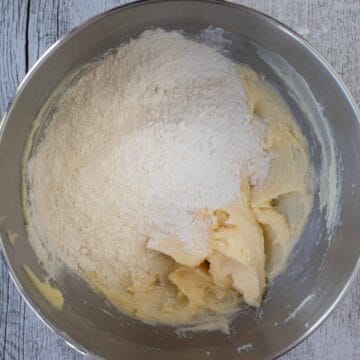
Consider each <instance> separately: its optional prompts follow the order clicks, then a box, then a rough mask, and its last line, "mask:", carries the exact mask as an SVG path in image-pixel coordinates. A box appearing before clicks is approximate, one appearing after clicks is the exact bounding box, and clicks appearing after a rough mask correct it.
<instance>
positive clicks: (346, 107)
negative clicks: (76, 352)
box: [0, 1, 360, 359]
mask: <svg viewBox="0 0 360 360" xmlns="http://www.w3.org/2000/svg"><path fill="white" fill-rule="evenodd" d="M209 25H213V26H215V27H221V28H223V29H225V33H224V36H225V37H226V38H228V39H229V40H231V43H229V44H228V45H227V46H226V48H225V49H223V50H224V51H225V53H226V56H229V57H230V58H232V59H234V60H235V61H237V62H239V63H244V64H248V65H250V66H251V67H252V68H253V69H254V70H255V71H256V72H258V73H259V74H262V75H264V76H265V77H266V79H267V80H268V81H269V82H270V83H271V84H272V85H273V86H275V87H276V88H277V89H278V90H279V92H280V93H281V95H282V96H283V97H284V98H285V100H286V101H287V103H288V105H289V106H290V108H291V109H292V111H293V113H294V115H295V118H296V120H297V122H298V124H299V125H300V127H301V129H302V130H303V132H304V134H305V136H306V138H307V140H308V143H309V145H310V148H311V158H312V162H313V164H314V167H315V170H316V172H317V173H318V175H319V176H325V177H327V176H330V174H329V173H326V171H325V172H321V173H320V168H321V164H322V162H323V159H324V157H325V155H326V153H327V152H329V151H330V150H331V148H332V146H333V144H334V143H335V144H336V150H337V161H338V164H340V165H341V166H340V167H339V170H340V171H339V174H340V173H341V183H340V182H339V184H338V185H339V186H338V188H339V191H340V192H341V197H340V200H339V203H338V204H337V206H338V207H339V209H340V208H341V213H340V214H339V216H340V217H339V222H338V225H337V227H336V229H334V231H333V232H332V233H331V234H329V233H328V232H327V231H326V226H325V224H326V213H325V212H324V211H320V209H319V198H318V195H316V196H315V200H314V208H313V211H312V213H311V216H310V218H309V221H308V224H307V226H306V228H305V230H304V232H303V234H302V236H301V238H300V239H299V241H298V243H297V244H296V246H295V248H294V250H293V252H292V255H291V257H290V259H289V264H288V268H287V270H286V271H285V272H284V273H282V274H281V275H280V276H278V277H277V278H276V279H275V281H274V283H273V284H272V286H271V287H270V288H269V290H268V291H267V294H266V296H265V300H264V303H263V306H262V307H261V308H260V309H253V308H249V307H245V306H244V308H243V310H242V311H240V312H239V314H238V316H237V317H236V318H235V319H234V321H233V322H232V325H231V335H226V334H223V333H221V332H219V331H214V332H199V333H184V334H179V333H178V332H177V331H176V329H174V328H170V327H165V326H157V327H154V326H151V325H146V324H144V323H142V322H140V321H137V320H135V319H132V318H129V317H127V316H124V315H122V314H121V313H119V312H118V311H117V310H116V309H115V308H113V307H112V306H111V305H110V304H109V303H108V302H106V301H105V300H104V299H103V298H102V297H101V296H99V295H97V294H96V293H94V292H93V291H92V290H91V289H90V288H89V286H87V285H86V284H85V283H84V282H83V281H82V280H81V279H80V278H79V277H77V276H76V275H74V274H71V273H70V272H68V273H66V274H64V276H62V277H61V278H59V279H57V285H58V286H59V287H60V288H61V289H62V291H63V293H64V297H65V305H64V308H63V311H62V312H57V311H56V310H54V309H53V308H52V307H51V306H50V305H49V304H48V303H47V302H46V301H45V300H44V299H43V298H42V297H41V296H40V295H39V293H38V292H37V291H36V289H35V288H34V286H33V285H32V284H31V283H30V282H29V281H28V278H27V277H26V275H25V273H24V272H23V269H22V266H23V265H25V264H26V265H29V267H30V268H31V269H32V270H33V271H34V272H35V274H37V275H38V276H39V277H40V278H42V277H43V276H44V274H43V271H42V269H41V267H40V266H39V265H38V263H37V260H36V256H35V254H34V252H33V250H32V249H31V247H30V245H29V243H28V241H27V237H26V231H25V223H24V217H23V213H22V209H21V194H20V188H21V158H22V153H23V150H24V146H25V143H26V139H27V136H28V134H29V132H30V129H31V125H32V122H33V121H34V119H35V118H36V117H37V115H38V114H39V112H40V110H41V109H43V108H44V105H45V104H46V101H47V99H48V97H49V95H50V94H51V93H52V92H53V91H54V90H55V88H56V87H57V86H59V84H61V83H63V81H64V79H66V78H67V79H69V78H71V76H72V75H73V74H74V73H75V72H76V71H77V70H78V69H79V68H81V66H82V65H84V64H87V63H89V62H90V61H93V60H94V59H96V58H97V57H99V56H100V55H102V54H103V53H104V52H106V51H107V50H108V49H111V48H114V47H116V46H118V45H119V44H120V43H122V42H123V41H126V40H127V39H129V38H131V37H135V36H137V35H138V34H140V33H141V32H142V31H143V30H144V29H148V28H154V27H162V28H165V29H177V30H179V29H180V30H182V31H184V32H185V33H186V34H187V35H189V36H194V35H196V34H198V33H199V32H200V31H201V30H203V29H205V28H206V27H208V26H209ZM319 105H320V106H319ZM358 120H359V118H358V113H357V110H356V108H355V106H354V105H353V103H352V101H351V99H350V97H349V95H348V94H347V92H346V90H345V89H344V88H343V86H342V85H341V83H340V82H339V81H338V79H337V78H336V77H335V76H334V74H333V73H332V72H331V70H330V69H329V68H328V67H327V65H326V64H324V63H323V60H322V59H321V58H319V57H318V55H317V54H316V53H315V52H313V50H312V49H311V48H310V47H308V45H306V44H305V43H304V42H303V41H302V40H301V39H300V38H298V37H296V36H295V35H294V34H293V33H292V32H290V31H289V30H288V29H286V28H285V27H282V26H281V25H279V24H278V23H276V22H275V21H273V20H271V19H269V18H267V17H265V16H262V15H260V14H258V13H256V12H254V11H252V10H249V9H246V8H243V7H238V6H235V5H231V4H224V3H218V2H212V1H206V2H198V1H172V2H166V1H147V2H142V3H138V4H133V5H129V6H127V7H124V8H121V9H115V10H113V11H111V12H109V13H106V14H104V15H101V16H99V17H97V18H96V19H95V20H92V21H90V22H89V23H87V24H86V25H84V26H82V27H81V28H80V29H78V30H77V31H75V32H73V33H71V34H70V35H69V36H68V37H67V38H66V39H65V40H63V41H62V42H61V43H60V44H57V45H56V46H55V47H53V48H52V49H51V50H50V51H49V52H48V53H47V54H46V55H45V57H43V58H42V59H41V61H40V62H39V63H38V64H37V65H36V66H35V68H34V69H33V70H32V71H31V73H30V75H29V76H28V77H27V78H26V80H25V81H24V83H23V84H22V86H21V88H20V90H19V92H18V94H17V97H16V99H15V101H14V103H13V105H12V107H11V108H10V110H9V114H8V116H7V117H6V120H5V124H3V126H2V128H1V129H0V135H1V142H0V168H1V169H6V171H2V172H1V174H0V185H1V188H2V191H1V193H0V217H2V216H3V217H4V219H3V221H2V223H1V227H2V229H3V233H2V240H3V247H4V250H5V255H6V257H7V260H8V263H9V266H10V268H11V272H12V275H13V277H14V280H15V282H16V283H17V285H18V287H19V289H20V291H21V292H22V293H23V295H24V296H25V298H27V299H28V301H29V302H30V304H31V305H32V307H33V308H34V309H35V311H37V312H38V314H40V316H41V317H42V318H43V319H44V320H45V321H46V322H47V323H48V324H49V325H50V326H52V327H53V328H55V329H56V330H57V331H58V332H60V334H61V335H62V336H64V337H65V339H67V340H68V341H69V342H70V343H71V344H73V345H75V346H76V347H77V348H79V349H82V350H84V351H85V350H86V351H90V352H92V353H95V354H98V355H100V356H103V357H106V358H114V359H115V358H116V359H117V358H119V357H121V355H123V356H126V358H143V357H144V356H147V358H149V359H152V358H154V359H155V358H156V359H159V358H168V356H170V355H171V356H172V358H174V359H177V358H183V357H184V356H185V355H186V357H187V358H188V359H200V358H207V359H210V358H214V359H215V358H219V357H220V356H223V357H226V358H235V357H236V356H239V355H240V354H241V356H242V357H243V358H245V359H246V358H260V357H270V356H274V355H277V354H279V353H282V352H283V351H285V350H286V349H288V348H289V347H291V346H293V345H294V344H295V343H296V342H298V341H300V340H301V339H302V338H303V337H304V336H306V334H308V333H309V332H310V331H311V330H312V329H313V328H314V327H315V326H316V325H317V324H318V323H319V322H320V321H321V320H322V319H323V318H324V317H325V316H326V315H327V313H328V312H329V311H330V310H331V309H332V307H333V305H334V304H335V303H336V302H337V300H338V298H339V296H340V295H341V294H342V293H343V291H344V289H345V287H346V286H347V284H348V282H349V279H350V278H351V276H352V274H353V272H354V270H355V267H356V264H357V262H358V258H359V253H360V243H359V242H358V241H357V239H356V238H355V236H354V234H357V233H358V232H359V231H360V225H359V222H358V221H356V218H355V216H356V215H355V214H358V213H359V210H360V209H359V204H360V201H359V195H358V194H359V186H360V182H359V173H360V171H359V170H360V169H359V164H360V161H359V160H360V159H359V156H360V155H359V151H358V148H357V147H358V138H359V135H360V128H359V123H358ZM329 134H332V136H333V139H332V138H331V137H329ZM335 160H336V159H335ZM339 179H340V177H339ZM340 185H341V186H340ZM12 234H17V239H16V241H15V242H14V243H12V242H11V241H8V240H11V239H12ZM249 344H250V345H249Z"/></svg>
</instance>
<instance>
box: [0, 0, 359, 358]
mask: <svg viewBox="0 0 360 360" xmlns="http://www.w3.org/2000/svg"><path fill="white" fill-rule="evenodd" d="M125 2H128V1H122V0H103V1H97V0H67V1H64V0H52V1H46V0H27V1H25V0H24V1H21V0H19V1H11V0H8V1H6V0H5V1H3V2H2V3H1V4H0V9H1V12H0V53H1V54H2V55H3V56H2V59H3V60H6V61H3V62H1V63H0V113H2V112H3V111H4V110H5V109H6V107H7V104H8V101H9V99H10V96H11V94H12V93H13V92H14V91H15V89H16V86H17V84H18V82H19V81H20V80H21V78H22V77H23V76H24V73H25V70H26V67H27V63H28V64H29V66H31V65H32V64H33V63H34V62H35V61H36V59H37V58H38V57H39V56H40V55H41V54H42V53H43V52H44V51H45V50H46V49H47V48H48V47H49V46H50V45H51V44H52V43H53V42H54V41H56V39H57V38H59V37H61V36H62V35H63V34H66V33H67V32H68V31H70V30H71V29H73V28H74V27H75V26H77V25H79V24H80V23H81V22H83V21H85V20H87V19H88V18H89V17H91V16H93V15H95V14H97V13H99V12H101V11H105V10H107V9H110V8H112V7H114V6H117V5H120V4H122V3H125ZM235 2H237V3H242V4H245V5H248V6H251V7H254V8H256V9H258V10H260V11H262V12H265V13H267V14H269V15H271V16H274V17H275V18H277V19H278V20H280V21H282V22H284V23H285V24H287V25H289V26H290V27H292V28H293V29H294V30H297V31H298V32H299V33H301V34H302V35H303V36H304V37H305V38H307V39H308V40H309V41H310V42H312V43H313V44H314V45H315V47H316V48H317V49H319V50H320V52H322V53H323V54H324V55H325V57H326V58H327V59H328V61H329V62H330V63H331V64H332V65H333V66H334V67H335V69H336V70H337V72H338V73H339V74H340V75H341V76H342V77H343V79H344V80H345V82H346V84H347V85H348V86H349V88H350V90H351V91H352V93H353V94H354V96H355V98H356V100H357V102H358V103H359V102H360V89H359V88H358V87H357V84H359V80H360V62H359V61H358V59H359V58H360V31H359V30H360V26H359V22H358V17H359V15H360V2H359V1H354V0H341V1H339V0H337V1H336V0H329V1H328V0H304V1H296V2H295V1H292V0H273V1H269V0H243V1H235ZM28 4H30V7H29V8H27V7H28ZM27 14H29V18H27ZM330 15H331V16H330ZM27 20H28V22H27ZM27 25H28V26H27ZM26 44H28V53H27V52H26ZM26 54H27V55H28V56H26ZM359 285H360V276H358V278H357V279H356V282H355V283H354V284H353V286H352V288H351V291H350V292H349V293H348V294H347V296H346V298H345V299H344V300H343V301H342V303H341V304H340V305H339V306H338V308H337V309H336V310H335V312H334V313H333V314H332V315H331V316H330V318H329V319H328V320H327V321H326V322H325V324H324V325H323V326H322V327H321V328H320V329H319V330H318V331H317V332H316V333H315V334H313V335H312V336H311V337H310V338H309V339H307V340H306V341H305V342H303V343H302V344H301V345H299V346H298V347H297V348H295V349H294V350H292V351H291V352H289V353H288V354H287V355H285V356H284V357H283V359H288V360H295V359H302V360H306V359H334V360H335V359H339V358H345V359H359V358H360V346H359V344H358V339H359V338H360V319H359V314H360V302H359V299H360V296H359V295H360V293H359V289H360V286H359ZM2 358H4V359H54V360H55V359H82V358H83V357H82V356H81V355H79V354H77V353H76V352H75V351H74V350H72V349H70V348H69V347H68V346H67V345H66V344H65V343H64V342H63V341H62V339H61V338H59V337H58V336H57V335H56V334H54V333H53V332H52V331H51V330H49V329H48V328H47V327H46V326H45V325H44V324H43V323H42V322H41V321H40V320H39V319H38V318H37V317H36V316H35V315H34V314H33V313H32V311H31V310H30V309H29V308H28V307H27V306H26V305H25V304H24V302H23V300H22V299H21V298H20V296H19V295H18V294H17V291H16V290H15V288H14V286H13V285H12V283H11V281H10V280H9V277H8V275H7V271H6V268H5V266H4V264H3V262H2V261H1V260H0V359H2Z"/></svg>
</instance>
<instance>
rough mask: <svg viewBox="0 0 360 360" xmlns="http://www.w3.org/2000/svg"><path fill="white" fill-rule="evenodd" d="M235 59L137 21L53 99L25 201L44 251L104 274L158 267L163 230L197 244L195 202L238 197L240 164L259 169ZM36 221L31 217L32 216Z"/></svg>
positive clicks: (258, 140) (255, 133) (264, 162)
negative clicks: (142, 28)
mask: <svg viewBox="0 0 360 360" xmlns="http://www.w3.org/2000/svg"><path fill="white" fill-rule="evenodd" d="M265 131H266V125H265V123H264V122H263V121H261V120H259V119H257V120H253V119H252V115H251V114H250V112H249V110H248V103H247V97H246V94H245V92H244V88H243V86H242V83H241V79H240V77H239V69H238V66H237V65H236V64H234V63H233V62H231V61H230V60H229V59H227V58H225V57H224V56H223V55H221V54H220V53H219V52H217V51H216V50H214V49H212V48H210V47H208V46H207V45H204V44H199V43H197V42H194V41H190V40H187V39H186V38H184V37H183V36H182V35H181V34H180V33H178V32H171V33H166V32H163V31H162V30H155V31H146V32H145V33H143V34H142V35H141V37H140V38H139V39H137V40H132V41H131V42H130V43H128V44H125V45H123V46H121V47H120V48H119V49H118V51H117V52H116V53H113V54H110V55H108V56H107V57H105V58H104V59H103V60H101V61H100V62H99V63H98V64H96V65H95V66H94V67H93V68H92V69H91V70H90V71H87V72H86V74H84V75H83V76H82V77H80V79H79V80H78V81H77V82H76V83H75V84H74V85H73V86H72V87H71V88H69V89H68V90H67V91H66V93H65V94H64V95H63V96H62V98H61V99H60V100H59V102H58V105H57V112H56V113H55V114H54V116H53V119H52V121H51V123H50V125H49V127H48V128H47V129H46V132H45V138H44V140H43V141H42V142H41V144H40V146H39V149H38V152H37V154H36V155H35V156H34V158H33V159H32V160H31V161H30V164H29V174H30V175H29V176H30V183H31V191H30V200H31V207H30V212H31V214H32V218H33V221H34V224H36V227H37V232H38V233H40V234H41V235H42V237H43V238H46V239H47V244H48V245H47V247H48V248H49V250H50V252H53V253H57V254H58V256H60V258H61V260H62V261H64V262H65V263H67V264H68V265H69V266H71V267H72V268H74V269H76V270H79V269H81V270H85V271H90V270H97V271H100V272H101V274H102V275H103V276H104V278H105V279H107V280H108V281H109V282H110V283H113V284H117V283H118V282H119V281H120V282H121V281H122V280H121V279H122V278H123V277H124V276H125V275H126V276H128V277H132V279H134V274H135V273H136V274H138V275H139V276H141V273H148V272H151V271H155V272H158V271H162V270H160V269H162V268H163V267H164V266H165V267H166V266H168V264H169V260H168V259H167V258H165V257H159V254H157V253H156V252H154V251H149V250H147V249H146V244H147V242H148V241H150V243H152V244H154V243H155V244H156V242H158V241H162V240H163V239H165V238H170V239H171V238H174V239H178V240H179V241H181V242H182V244H183V245H184V248H185V249H186V250H187V251H191V252H194V251H201V250H202V249H203V248H204V247H206V246H207V228H208V225H209V224H208V222H206V221H205V220H201V219H200V218H199V217H198V216H196V215H197V214H198V212H199V211H202V210H204V209H209V210H214V209H216V208H221V207H222V206H224V205H226V204H229V203H232V202H234V201H236V200H237V197H238V195H239V187H240V175H245V176H248V177H249V178H250V180H251V183H252V184H253V185H256V184H258V183H261V182H262V181H264V179H265V178H266V176H267V174H268V170H269V164H270V155H269V154H267V153H266V152H265V151H264V150H263V148H262V143H263V140H264V137H265ZM40 225H41V226H40Z"/></svg>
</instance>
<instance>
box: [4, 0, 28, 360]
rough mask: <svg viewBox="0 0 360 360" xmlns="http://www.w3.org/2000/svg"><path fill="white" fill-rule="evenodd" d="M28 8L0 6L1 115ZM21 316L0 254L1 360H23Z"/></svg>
mask: <svg viewBox="0 0 360 360" xmlns="http://www.w3.org/2000/svg"><path fill="white" fill-rule="evenodd" d="M27 6H28V4H27V2H26V1H21V0H19V1H3V2H1V3H0V54H2V57H1V62H0V114H2V113H3V112H4V111H5V110H6V109H7V107H8V104H9V102H10V99H11V97H12V96H13V94H14V92H15V91H16V88H17V86H18V84H19V82H20V81H21V79H22V78H23V77H24V75H25V73H26V26H27V11H28V8H27ZM24 313H25V304H24V301H23V300H22V298H21V297H20V295H19V293H18V292H17V290H16V289H15V287H14V285H13V284H12V282H11V280H10V278H9V275H8V272H7V268H6V266H5V263H4V261H3V259H2V254H0V359H3V358H5V357H6V359H23V353H22V344H23V330H24ZM5 354H6V355H5Z"/></svg>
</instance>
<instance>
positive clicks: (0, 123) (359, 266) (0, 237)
mask: <svg viewBox="0 0 360 360" xmlns="http://www.w3.org/2000/svg"><path fill="white" fill-rule="evenodd" d="M165 1H166V0H137V1H134V2H132V3H128V4H123V5H119V6H116V7H114V8H111V9H109V10H106V11H104V12H102V13H100V14H97V15H95V16H92V17H90V18H89V19H87V20H86V21H84V22H83V23H81V24H79V25H78V26H75V27H74V28H73V29H72V30H71V31H69V32H68V33H66V34H65V35H63V36H62V37H60V38H59V39H58V40H56V41H55V42H54V44H52V45H51V46H50V47H49V48H48V49H47V50H46V51H45V52H44V53H43V54H42V55H41V56H40V57H39V58H38V59H37V60H36V62H35V63H34V64H33V65H32V66H31V68H30V69H29V70H28V72H27V73H26V74H25V76H24V78H23V79H22V80H21V82H20V83H19V85H18V87H17V89H16V92H15V94H14V95H13V97H12V99H11V100H10V102H9V105H8V109H7V110H5V113H4V115H3V117H2V119H0V142H1V139H2V135H3V129H4V128H5V126H6V124H7V122H8V121H9V119H10V118H11V112H12V110H13V108H14V106H15V104H16V101H17V98H18V97H19V96H20V95H21V93H22V91H23V89H24V88H25V87H26V86H27V84H28V82H30V81H31V78H32V76H33V74H34V73H35V72H36V71H37V70H38V69H39V68H40V67H41V66H42V64H43V63H44V62H45V61H46V60H47V59H48V58H50V57H51V56H52V54H53V53H54V52H55V51H56V49H58V48H59V47H61V46H62V44H63V43H65V42H66V41H67V40H68V39H69V38H71V37H72V36H73V35H74V34H75V33H77V32H79V31H81V30H82V29H83V28H86V27H87V26H89V25H91V24H93V23H95V22H97V21H99V20H100V19H103V18H106V17H107V16H109V15H111V14H113V13H116V12H118V11H122V10H125V9H127V8H131V7H137V6H142V5H144V4H149V3H162V2H165ZM172 1H174V2H175V1H177V0H172ZM180 1H182V2H204V3H211V4H214V5H219V6H228V7H233V8H235V9H238V10H239V9H240V10H242V11H246V12H248V13H251V14H253V15H254V16H257V17H260V18H262V19H263V20H264V21H267V22H270V23H271V24H272V25H274V26H275V27H276V28H278V29H279V30H281V31H283V32H285V33H286V34H287V35H289V36H290V37H291V38H292V40H294V41H296V42H298V43H299V44H300V45H302V46H303V47H304V48H305V49H306V50H307V51H309V53H310V54H311V55H312V56H314V57H315V58H316V59H317V60H318V61H319V63H320V64H321V65H322V66H323V67H324V68H325V69H326V70H327V72H328V74H329V75H331V76H332V78H333V80H334V81H335V83H336V84H337V85H338V86H339V88H340V89H341V91H342V92H343V94H344V95H345V97H346V99H347V101H348V103H349V104H350V105H351V107H352V110H353V111H354V113H355V114H356V117H357V119H358V123H359V125H360V109H359V107H358V106H357V104H356V102H355V100H354V98H353V97H352V95H351V93H350V91H349V89H348V88H347V86H346V85H345V83H344V82H343V80H342V79H341V78H340V76H339V75H338V74H337V73H336V71H335V69H334V68H333V67H332V66H331V65H330V64H329V63H328V62H327V60H326V59H325V57H324V56H323V55H322V54H321V53H320V52H319V51H318V50H316V49H315V48H314V46H313V45H312V44H311V43H310V42H309V41H308V40H306V39H305V38H304V37H302V36H301V35H299V34H298V33H296V31H295V30H293V29H292V28H290V27H289V26H287V25H284V24H283V23H281V22H280V21H278V20H276V19H274V18H273V17H271V16H270V15H267V14H265V13H263V12H261V11H258V10H255V9H252V8H250V7H248V6H245V5H240V4H235V3H230V2H227V1H223V0H180ZM0 246H1V249H2V252H3V254H4V258H5V261H6V265H7V266H8V268H9V274H10V278H11V279H12V282H13V283H14V284H15V286H16V288H17V290H18V291H19V293H20V294H21V296H22V297H23V299H24V300H25V302H26V303H27V305H28V306H29V307H30V308H31V309H32V311H33V312H34V313H35V314H36V315H37V317H38V318H39V319H40V320H41V321H42V322H43V323H44V324H45V325H47V326H48V327H49V328H50V329H51V330H52V331H54V332H55V333H57V334H58V335H60V336H61V337H62V338H63V339H64V340H65V342H66V343H67V344H68V345H69V346H70V347H72V348H73V349H75V350H76V351H78V352H80V353H81V354H83V355H96V356H98V355H97V354H94V353H92V352H90V351H88V350H86V349H84V348H83V346H81V345H80V344H78V343H76V342H75V341H74V340H73V339H72V338H71V337H70V336H69V335H67V334H66V333H64V332H62V331H60V330H59V329H58V328H57V327H56V326H55V325H54V324H53V323H52V322H51V321H50V320H48V319H47V316H46V314H44V312H43V311H42V310H41V309H40V308H39V307H37V306H36V305H35V304H34V302H33V300H32V299H31V297H30V296H28V294H27V291H26V290H25V289H24V288H23V287H22V285H21V283H20V281H19V280H18V278H17V277H16V275H15V271H14V269H13V266H12V264H11V262H10V261H9V258H8V254H7V252H6V249H5V246H4V234H3V233H0ZM359 270H360V258H358V261H357V263H356V265H355V266H354V268H353V271H352V273H351V274H350V276H349V278H348V280H347V282H346V284H345V286H344V287H343V288H342V290H341V291H340V293H339V294H338V295H337V297H336V299H335V301H334V302H333V303H332V304H330V305H329V306H328V307H327V309H326V310H325V311H324V312H323V314H322V316H320V317H319V318H318V319H317V320H316V322H314V324H313V325H312V326H311V327H309V328H308V329H307V331H305V332H304V333H303V334H302V335H301V336H300V337H299V338H297V339H296V340H295V341H293V342H292V343H291V344H289V345H288V346H287V347H285V348H283V349H281V350H279V351H278V352H276V353H275V354H271V356H272V357H273V358H277V357H279V356H281V355H284V354H285V353H287V352H288V351H290V350H291V349H293V348H295V347H296V346H297V345H299V344H300V343H301V342H303V341H304V340H305V339H306V338H308V337H309V336H310V335H311V334H312V333H313V332H314V331H315V330H316V329H318V328H319V326H320V325H321V324H322V323H323V322H324V321H325V320H326V319H327V318H328V316H329V315H330V314H331V313H332V311H333V310H334V309H335V307H336V306H337V305H338V304H339V302H340V301H341V300H342V299H343V297H344V295H345V294H346V292H347V291H348V290H349V288H350V286H351V284H352V282H353V281H354V280H355V278H356V275H357V273H358V272H359ZM137 346H138V347H142V348H144V349H147V347H145V346H142V345H138V344H137Z"/></svg>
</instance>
